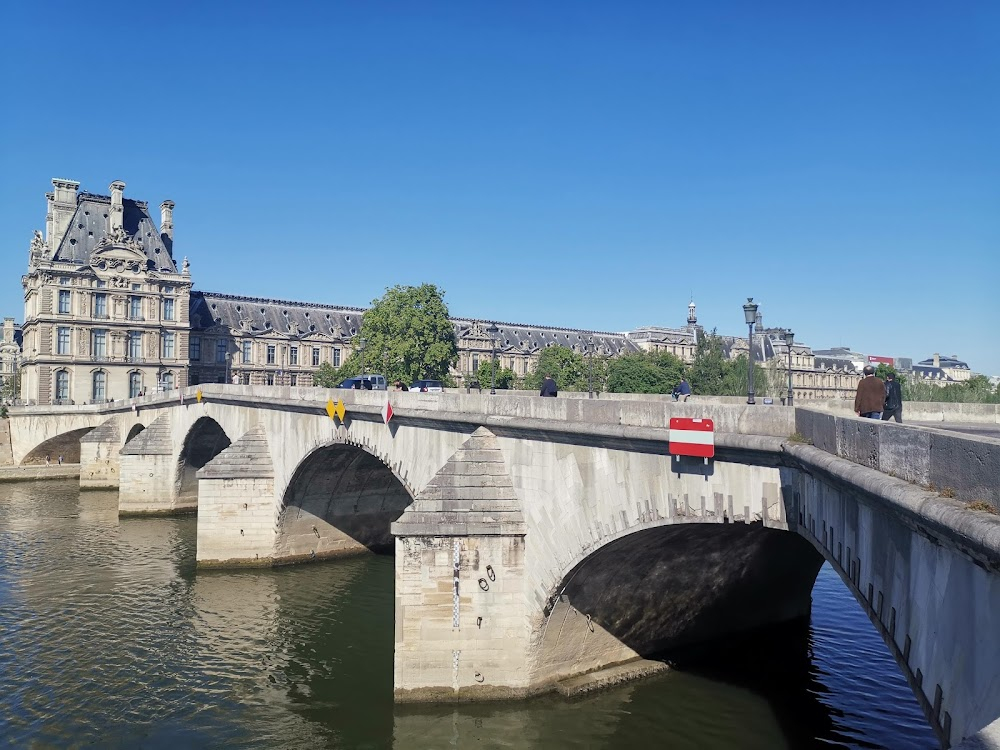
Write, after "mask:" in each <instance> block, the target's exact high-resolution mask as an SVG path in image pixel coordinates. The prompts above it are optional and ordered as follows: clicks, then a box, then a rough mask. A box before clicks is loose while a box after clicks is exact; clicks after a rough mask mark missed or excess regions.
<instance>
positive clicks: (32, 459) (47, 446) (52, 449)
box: [21, 427, 94, 466]
mask: <svg viewBox="0 0 1000 750" xmlns="http://www.w3.org/2000/svg"><path fill="white" fill-rule="evenodd" d="M93 429H94V427H81V428H79V429H76V430H69V431H67V432H63V433H60V434H58V435H55V436H53V437H50V438H48V439H47V440H44V441H42V442H41V443H39V444H38V445H36V446H35V447H34V448H32V449H31V450H30V451H28V453H27V455H26V456H25V457H24V458H23V459H22V460H21V465H22V466H32V465H38V464H44V463H45V462H46V460H48V461H49V462H51V463H53V464H54V463H56V462H57V461H58V460H59V459H60V458H62V460H63V463H67V464H78V463H80V438H82V437H83V436H84V435H86V434H87V433H88V432H90V431H91V430H93Z"/></svg>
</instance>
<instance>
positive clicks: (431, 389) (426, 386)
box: [410, 380, 444, 393]
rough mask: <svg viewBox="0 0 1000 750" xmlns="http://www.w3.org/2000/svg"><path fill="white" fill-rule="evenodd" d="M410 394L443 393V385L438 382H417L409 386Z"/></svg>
mask: <svg viewBox="0 0 1000 750" xmlns="http://www.w3.org/2000/svg"><path fill="white" fill-rule="evenodd" d="M410 392H411V393H414V392H415V393H444V383H442V382H441V381H440V380H418V381H417V382H416V383H414V384H413V385H411V386H410Z"/></svg>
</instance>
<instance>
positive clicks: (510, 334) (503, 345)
mask: <svg viewBox="0 0 1000 750" xmlns="http://www.w3.org/2000/svg"><path fill="white" fill-rule="evenodd" d="M451 320H452V322H453V323H454V324H455V335H456V337H458V338H463V337H465V336H467V335H469V336H472V337H473V338H475V336H476V334H477V333H478V332H480V331H485V329H487V328H488V327H489V326H490V324H491V323H494V321H489V320H478V319H475V318H452V319H451ZM495 325H496V327H497V330H498V333H497V351H498V352H504V351H519V352H523V353H526V354H530V353H532V352H535V351H538V350H539V349H544V348H545V347H548V346H557V345H558V346H565V347H569V348H570V349H573V350H574V351H577V352H581V353H585V352H586V344H587V341H588V339H590V338H593V339H594V346H595V354H603V355H608V354H610V355H618V354H624V353H626V352H634V351H639V349H638V347H637V346H636V345H635V344H633V343H632V342H631V341H629V340H628V338H627V337H626V336H625V334H623V333H609V332H606V331H588V330H585V329H580V328H555V327H551V326H538V325H531V324H528V323H502V322H499V321H496V322H495Z"/></svg>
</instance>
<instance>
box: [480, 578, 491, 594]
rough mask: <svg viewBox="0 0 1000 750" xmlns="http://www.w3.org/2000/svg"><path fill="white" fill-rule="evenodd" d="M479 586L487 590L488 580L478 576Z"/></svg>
mask: <svg viewBox="0 0 1000 750" xmlns="http://www.w3.org/2000/svg"><path fill="white" fill-rule="evenodd" d="M479 588H481V589H482V590H483V591H489V590H490V583H489V581H487V580H486V579H485V578H480V579H479Z"/></svg>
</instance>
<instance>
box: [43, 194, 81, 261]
mask: <svg viewBox="0 0 1000 750" xmlns="http://www.w3.org/2000/svg"><path fill="white" fill-rule="evenodd" d="M52 187H54V188H55V190H54V191H53V192H51V193H47V194H46V197H47V198H48V199H49V211H48V215H47V216H46V217H45V231H46V233H47V234H48V237H46V238H45V239H46V240H47V242H48V246H49V248H50V250H52V251H54V250H55V249H56V248H57V247H59V243H60V242H62V238H63V237H64V236H65V235H66V230H68V229H69V223H70V221H72V219H73V214H74V213H76V193H77V191H78V190H79V189H80V183H79V182H75V181H74V180H60V179H59V178H58V177H56V178H53V180H52ZM50 217H51V218H50Z"/></svg>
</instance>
